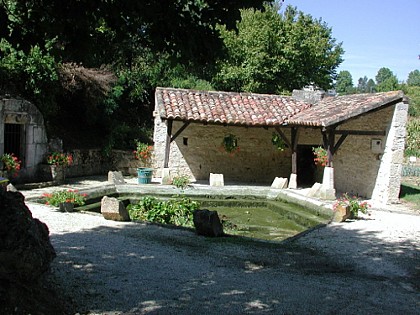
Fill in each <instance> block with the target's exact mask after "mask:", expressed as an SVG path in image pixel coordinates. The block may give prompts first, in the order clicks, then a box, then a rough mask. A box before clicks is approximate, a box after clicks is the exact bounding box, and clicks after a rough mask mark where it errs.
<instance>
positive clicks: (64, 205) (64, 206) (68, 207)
mask: <svg viewBox="0 0 420 315" xmlns="http://www.w3.org/2000/svg"><path fill="white" fill-rule="evenodd" d="M58 207H59V208H60V211H61V212H74V203H72V202H61V203H60V204H59V205H58Z"/></svg>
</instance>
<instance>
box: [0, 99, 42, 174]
mask: <svg viewBox="0 0 420 315" xmlns="http://www.w3.org/2000/svg"><path fill="white" fill-rule="evenodd" d="M47 148H48V140H47V133H46V129H45V126H44V118H43V116H42V114H41V112H40V111H39V110H38V109H37V108H36V107H35V105H33V104H32V103H30V102H28V101H26V100H23V99H19V98H11V97H5V96H3V97H1V96H0V155H1V154H3V153H14V154H15V155H16V156H18V158H19V159H20V160H21V161H22V165H21V171H20V172H19V177H18V178H17V179H16V180H17V181H25V180H29V179H33V178H34V177H35V176H36V173H37V167H38V165H39V164H40V163H41V162H42V160H43V158H44V156H45V154H46V152H47Z"/></svg>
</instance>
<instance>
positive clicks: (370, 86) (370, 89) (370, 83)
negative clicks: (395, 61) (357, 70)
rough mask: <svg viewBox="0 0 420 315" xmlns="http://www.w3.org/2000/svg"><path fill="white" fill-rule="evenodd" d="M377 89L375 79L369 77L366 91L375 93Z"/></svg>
mask: <svg viewBox="0 0 420 315" xmlns="http://www.w3.org/2000/svg"><path fill="white" fill-rule="evenodd" d="M375 91H376V84H375V81H373V80H372V79H369V81H367V83H366V92H368V93H373V92H375Z"/></svg>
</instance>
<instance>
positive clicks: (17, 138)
mask: <svg viewBox="0 0 420 315" xmlns="http://www.w3.org/2000/svg"><path fill="white" fill-rule="evenodd" d="M23 127H24V125H21V124H4V153H13V154H14V155H15V156H17V157H18V158H19V160H21V161H22V162H23V158H24V156H23V152H24V150H23V143H24V141H23V140H24V139H23V135H24V132H23Z"/></svg>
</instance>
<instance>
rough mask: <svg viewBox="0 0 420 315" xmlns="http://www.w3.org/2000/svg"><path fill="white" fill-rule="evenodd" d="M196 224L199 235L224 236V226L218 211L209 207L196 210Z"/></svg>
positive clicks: (194, 218)
mask: <svg viewBox="0 0 420 315" xmlns="http://www.w3.org/2000/svg"><path fill="white" fill-rule="evenodd" d="M193 221H194V226H195V229H196V231H197V234H198V235H203V236H216V237H217V236H223V235H224V232H223V226H222V223H221V222H220V219H219V215H218V214H217V211H210V210H207V209H202V210H195V211H194V213H193Z"/></svg>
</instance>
